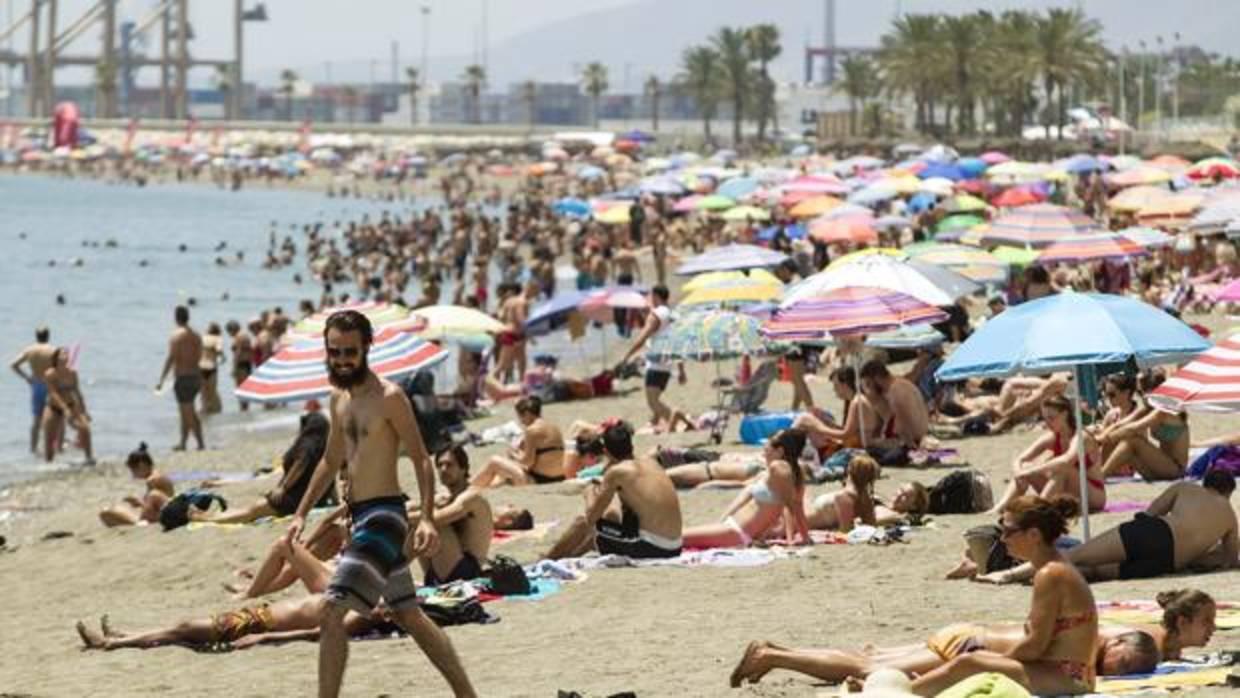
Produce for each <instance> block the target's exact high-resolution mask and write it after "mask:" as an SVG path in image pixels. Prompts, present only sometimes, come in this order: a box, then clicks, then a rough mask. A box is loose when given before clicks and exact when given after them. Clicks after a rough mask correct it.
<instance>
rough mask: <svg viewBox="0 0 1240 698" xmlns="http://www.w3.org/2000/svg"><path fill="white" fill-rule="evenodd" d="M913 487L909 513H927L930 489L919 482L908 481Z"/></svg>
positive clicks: (928, 510)
mask: <svg viewBox="0 0 1240 698" xmlns="http://www.w3.org/2000/svg"><path fill="white" fill-rule="evenodd" d="M908 484H909V486H910V487H912V488H913V504H912V506H911V508H910V509H909V511H908V512H906V513H909V514H927V513H929V512H930V490H928V489H926V486H925V485H923V484H921V483H920V482H910V483H908Z"/></svg>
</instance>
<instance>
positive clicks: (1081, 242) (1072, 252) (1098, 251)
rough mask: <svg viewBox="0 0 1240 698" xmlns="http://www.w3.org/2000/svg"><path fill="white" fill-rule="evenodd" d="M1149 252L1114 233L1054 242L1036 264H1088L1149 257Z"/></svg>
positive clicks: (1043, 252)
mask: <svg viewBox="0 0 1240 698" xmlns="http://www.w3.org/2000/svg"><path fill="white" fill-rule="evenodd" d="M1149 254H1150V251H1149V250H1147V249H1145V248H1144V247H1142V246H1141V245H1139V244H1137V243H1135V242H1133V241H1132V240H1129V239H1128V238H1126V237H1124V236H1122V235H1118V234H1116V233H1103V234H1100V235H1089V236H1082V237H1079V238H1072V239H1070V240H1062V241H1060V242H1056V243H1054V244H1053V245H1051V246H1050V247H1047V248H1046V249H1044V250H1042V254H1040V255H1038V262H1039V263H1042V264H1049V263H1054V262H1090V261H1094V260H1099V259H1111V260H1125V259H1132V258H1133V257H1146V256H1149Z"/></svg>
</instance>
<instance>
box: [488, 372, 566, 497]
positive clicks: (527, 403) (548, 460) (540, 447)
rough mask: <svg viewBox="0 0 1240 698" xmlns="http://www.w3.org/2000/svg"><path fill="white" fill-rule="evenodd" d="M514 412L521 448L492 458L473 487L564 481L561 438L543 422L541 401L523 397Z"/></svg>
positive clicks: (546, 422) (553, 428)
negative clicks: (522, 432)
mask: <svg viewBox="0 0 1240 698" xmlns="http://www.w3.org/2000/svg"><path fill="white" fill-rule="evenodd" d="M515 410H516V413H517V420H518V421H520V422H521V425H522V426H523V427H524V430H525V436H524V437H523V438H522V439H521V446H520V448H517V449H510V450H509V451H508V454H507V455H503V456H500V455H495V456H491V459H490V460H488V461H487V464H486V465H485V466H483V468H482V470H481V471H479V472H478V474H477V475H475V476H474V479H473V483H472V484H473V486H474V487H478V488H485V487H491V486H493V485H502V484H505V483H507V484H513V485H542V484H548V483H553V482H563V481H564V435H563V434H561V433H560V428H559V427H557V426H556V425H554V424H552V423H551V422H549V421H547V420H545V419H543V418H542V400H540V399H538V398H537V397H535V396H532V395H531V396H529V397H523V398H521V399H520V400H518V401H517V404H516V407H515Z"/></svg>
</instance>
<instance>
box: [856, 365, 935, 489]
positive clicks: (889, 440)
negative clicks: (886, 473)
mask: <svg viewBox="0 0 1240 698" xmlns="http://www.w3.org/2000/svg"><path fill="white" fill-rule="evenodd" d="M861 387H862V390H864V391H865V394H866V395H867V396H869V398H870V399H871V400H875V405H874V406H875V408H876V409H877V410H878V413H879V415H880V416H882V418H883V433H882V437H880V438H879V440H878V441H877V442H871V443H870V444H868V445H869V447H870V451H871V453H870V455H872V456H874V458H875V460H877V461H878V462H879V463H880V464H882V465H892V466H898V465H908V454H909V451H910V450H912V449H916V448H921V442H922V439H924V438H926V433H927V432H928V431H929V428H930V411H929V409H928V408H927V407H926V399H925V398H924V397H923V396H922V394H921V390H920V389H919V388H918V387H917V386H916V385H914V384H913V382H912V381H910V380H909V379H907V378H904V377H902V376H893V375H891V372H890V371H888V370H887V364H885V363H883V362H882V361H881V360H879V359H870V360H869V361H867V362H865V364H863V365H862V366H861Z"/></svg>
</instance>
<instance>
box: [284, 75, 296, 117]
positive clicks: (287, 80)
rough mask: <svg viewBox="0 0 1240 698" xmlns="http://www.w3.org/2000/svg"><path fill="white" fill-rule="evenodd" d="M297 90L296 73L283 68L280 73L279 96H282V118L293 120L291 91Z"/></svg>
mask: <svg viewBox="0 0 1240 698" xmlns="http://www.w3.org/2000/svg"><path fill="white" fill-rule="evenodd" d="M296 88H297V73H296V72H294V71H293V70H291V69H288V68H285V69H284V70H282V71H280V94H281V95H283V96H284V118H285V120H286V121H292V120H293V91H294V90H295V89H296Z"/></svg>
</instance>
